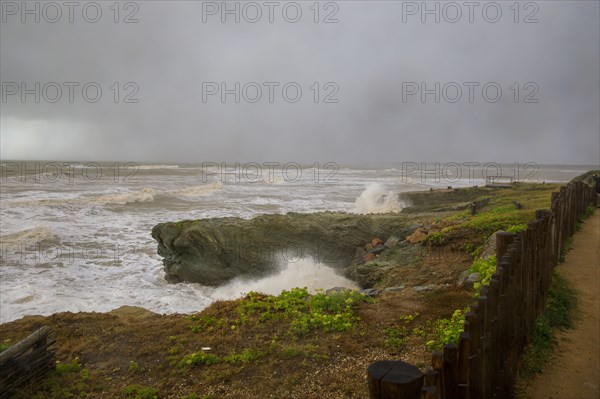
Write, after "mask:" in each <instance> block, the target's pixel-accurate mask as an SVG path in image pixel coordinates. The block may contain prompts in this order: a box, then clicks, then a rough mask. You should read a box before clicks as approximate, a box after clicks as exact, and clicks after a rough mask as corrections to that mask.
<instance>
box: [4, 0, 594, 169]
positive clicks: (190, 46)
mask: <svg viewBox="0 0 600 399" xmlns="http://www.w3.org/2000/svg"><path fill="white" fill-rule="evenodd" d="M1 4H2V9H1V12H2V23H1V31H0V36H1V39H0V45H1V49H0V59H1V61H0V67H1V81H2V103H1V104H0V105H1V107H2V111H1V115H0V117H1V121H0V122H1V156H2V158H3V159H5V160H7V159H40V160H89V161H92V160H93V161H103V160H106V161H113V160H114V161H117V160H119V161H156V162H203V161H216V162H220V161H231V162H235V161H242V162H248V161H283V162H287V161H298V162H314V161H319V162H329V161H332V162H340V163H373V162H402V161H439V162H449V161H457V162H460V161H484V162H491V161H494V162H537V163H551V164H598V163H599V162H600V159H599V158H600V133H599V131H600V122H599V114H600V99H599V98H600V83H599V82H600V72H599V71H600V65H599V61H600V55H599V48H600V29H599V21H600V12H599V10H600V7H599V2H597V1H536V2H519V3H516V4H515V2H513V1H508V2H476V1H474V2H463V1H459V2H435V1H428V2H426V3H424V2H421V1H419V2H402V1H397V2H394V1H333V2H326V1H322V2H318V3H317V2H315V1H298V2H279V1H272V2H266V1H258V2H247V1H244V2H236V1H228V2H226V3H224V2H221V1H219V2H201V1H169V2H167V1H131V2H126V1H124V2H119V3H116V2H114V1H97V2H82V1H74V2H71V3H69V2H63V1H57V2H38V1H28V2H26V3H23V2H21V1H18V2H12V1H4V0H2V2H1Z"/></svg>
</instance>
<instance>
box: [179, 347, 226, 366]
mask: <svg viewBox="0 0 600 399" xmlns="http://www.w3.org/2000/svg"><path fill="white" fill-rule="evenodd" d="M220 361H221V358H220V357H219V356H217V355H213V354H212V353H206V352H204V351H200V352H195V353H191V354H189V355H186V356H184V357H183V359H181V361H180V362H179V367H198V366H211V365H213V364H217V363H219V362H220Z"/></svg>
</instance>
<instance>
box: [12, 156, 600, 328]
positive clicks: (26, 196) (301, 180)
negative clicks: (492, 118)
mask: <svg viewBox="0 0 600 399" xmlns="http://www.w3.org/2000/svg"><path fill="white" fill-rule="evenodd" d="M592 168H594V166H561V165H539V166H538V165H534V164H512V165H499V164H483V163H479V164H476V163H428V164H423V163H415V162H405V163H397V164H385V165H384V164H381V165H366V166H365V165H337V164H335V163H331V162H329V163H314V164H312V165H310V164H301V163H296V162H247V163H241V162H240V163H229V164H223V163H215V162H206V163H196V164H155V163H137V162H113V163H110V162H62V161H61V162H55V161H3V162H2V163H1V165H0V172H1V176H0V178H1V180H0V182H1V186H0V250H1V253H0V255H1V258H0V262H1V263H0V323H4V322H8V321H11V320H15V319H18V318H20V317H23V316H26V315H37V314H39V315H49V314H52V313H56V312H63V311H71V312H80V311H85V312H92V311H94V312H104V311H110V310H112V309H115V308H118V307H120V306H123V305H132V306H141V307H144V308H146V309H149V310H151V311H154V312H158V313H174V312H178V313H190V312H197V311H200V310H202V309H203V308H205V307H206V306H208V305H210V303H212V302H213V301H215V300H218V299H231V298H236V297H239V296H241V295H243V293H245V292H248V291H252V290H254V291H263V292H266V293H271V294H277V293H279V292H280V291H281V290H283V289H289V288H292V287H297V286H301V287H302V286H306V287H308V288H309V289H310V290H316V289H328V288H331V287H335V286H347V287H354V283H353V282H352V281H349V280H347V279H345V278H344V277H343V276H341V275H339V274H338V273H337V272H336V270H333V269H331V268H329V267H327V266H325V265H323V264H319V263H316V262H314V261H313V260H311V259H290V260H288V261H287V262H284V264H281V265H280V268H279V270H278V271H277V272H276V273H274V274H273V275H270V276H267V277H264V278H261V279H256V280H248V279H241V278H238V279H235V280H233V281H231V282H230V283H228V284H227V285H225V286H221V287H208V286H203V285H201V284H196V283H181V284H170V283H167V282H166V281H165V279H164V272H163V266H162V261H161V257H160V256H158V255H157V253H156V242H155V241H154V240H153V239H152V237H151V236H150V231H151V229H152V227H153V226H154V225H156V224H157V223H160V222H167V221H178V220H183V219H199V218H212V217H225V216H235V217H241V218H251V217H253V216H256V215H259V214H264V213H281V214H285V213H287V212H319V211H342V212H351V213H381V212H399V211H401V210H402V208H403V207H404V206H407V205H408V204H404V203H402V201H401V200H399V198H398V195H397V194H398V193H401V192H407V191H419V190H429V189H430V188H434V189H435V188H446V187H447V186H452V187H465V186H474V185H483V184H485V181H486V180H485V177H486V176H488V177H489V176H499V175H501V176H505V177H510V178H512V179H513V180H516V181H537V182H542V181H547V182H566V181H568V180H570V179H571V178H573V177H575V176H577V175H579V174H581V173H584V172H586V171H587V170H589V169H592Z"/></svg>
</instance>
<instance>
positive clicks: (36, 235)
mask: <svg viewBox="0 0 600 399" xmlns="http://www.w3.org/2000/svg"><path fill="white" fill-rule="evenodd" d="M56 238H57V237H56V236H55V235H54V233H53V232H52V230H51V229H50V228H49V227H48V226H43V225H42V226H36V227H33V228H30V229H24V230H20V231H17V232H15V233H12V234H6V235H2V236H0V243H1V244H7V245H8V244H18V245H21V244H35V243H39V242H42V241H47V240H55V239H56Z"/></svg>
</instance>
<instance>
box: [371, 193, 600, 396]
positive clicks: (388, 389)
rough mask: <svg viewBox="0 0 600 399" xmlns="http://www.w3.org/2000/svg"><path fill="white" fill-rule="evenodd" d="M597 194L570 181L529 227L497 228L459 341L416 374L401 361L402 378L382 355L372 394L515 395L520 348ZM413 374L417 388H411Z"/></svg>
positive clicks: (529, 335)
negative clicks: (485, 276)
mask: <svg viewBox="0 0 600 399" xmlns="http://www.w3.org/2000/svg"><path fill="white" fill-rule="evenodd" d="M595 201H596V192H595V188H594V187H590V186H589V185H587V184H585V183H582V182H575V183H569V184H568V185H567V186H563V187H561V189H560V192H557V193H553V194H552V202H551V204H552V205H551V210H549V211H548V210H539V211H536V220H535V221H533V222H531V223H529V225H528V228H527V229H526V230H524V231H523V232H520V233H517V234H513V233H498V234H497V236H496V244H497V246H496V258H497V267H496V272H495V274H494V275H493V276H492V279H491V281H490V284H489V286H487V287H484V288H482V289H481V292H480V293H481V295H480V297H479V299H478V300H477V301H476V302H475V303H473V304H471V306H470V311H469V312H468V313H467V314H466V315H465V328H464V332H463V333H461V334H460V338H459V341H458V345H455V344H454V343H450V344H447V345H446V346H445V347H444V349H443V352H436V353H434V354H433V358H432V364H431V368H430V369H429V370H428V371H427V372H426V373H425V374H424V375H423V374H421V375H418V374H416V375H415V374H414V372H413V373H412V374H411V378H406V375H407V374H406V373H403V371H402V370H403V369H409V370H413V369H412V368H414V366H411V365H409V364H406V363H402V362H396V366H395V367H396V370H395V371H394V373H395V374H396V375H403V376H404V378H403V379H397V380H394V381H389V380H390V378H387V379H386V374H385V373H382V372H381V366H382V364H383V363H384V362H376V363H373V364H372V365H371V366H369V370H368V379H369V392H370V396H371V399H383V398H390V399H391V398H400V399H420V398H421V399H455V398H456V399H487V398H510V397H511V396H512V389H513V387H514V383H515V379H516V377H517V373H518V367H519V363H520V360H521V355H522V353H523V350H524V349H525V346H527V344H529V342H530V341H531V339H532V338H533V335H534V332H535V323H536V319H537V318H538V316H539V315H540V313H541V312H542V311H543V309H544V306H545V305H546V300H547V297H548V290H549V287H550V282H551V280H552V273H553V268H554V266H555V265H556V263H557V262H558V259H559V257H560V254H561V251H562V250H563V249H564V248H565V243H566V241H567V239H568V237H569V236H571V235H572V234H573V233H574V232H575V226H576V223H577V219H578V218H579V217H581V216H582V215H583V213H584V212H585V210H586V208H587V206H588V205H590V204H592V203H595ZM387 363H390V362H387ZM377 370H379V373H378V372H377ZM415 381H417V384H418V385H419V386H420V387H421V388H420V389H418V390H415V389H410V387H414V385H415ZM398 385H400V386H398ZM398 392H402V394H398Z"/></svg>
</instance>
